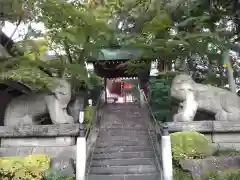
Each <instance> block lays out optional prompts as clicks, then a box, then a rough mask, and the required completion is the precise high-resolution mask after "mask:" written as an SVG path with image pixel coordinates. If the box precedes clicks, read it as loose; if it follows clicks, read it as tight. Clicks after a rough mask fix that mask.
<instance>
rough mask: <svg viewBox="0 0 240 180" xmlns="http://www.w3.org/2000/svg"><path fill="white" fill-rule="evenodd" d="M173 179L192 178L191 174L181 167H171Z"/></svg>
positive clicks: (185, 179)
mask: <svg viewBox="0 0 240 180" xmlns="http://www.w3.org/2000/svg"><path fill="white" fill-rule="evenodd" d="M173 180H193V178H192V176H191V175H190V174H189V173H188V172H185V171H183V170H182V169H181V168H174V169H173Z"/></svg>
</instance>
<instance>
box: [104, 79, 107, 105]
mask: <svg viewBox="0 0 240 180" xmlns="http://www.w3.org/2000/svg"><path fill="white" fill-rule="evenodd" d="M104 90H105V93H104V94H105V98H104V99H105V102H104V103H105V104H107V78H106V77H104Z"/></svg>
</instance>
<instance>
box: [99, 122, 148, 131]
mask: <svg viewBox="0 0 240 180" xmlns="http://www.w3.org/2000/svg"><path fill="white" fill-rule="evenodd" d="M146 125H147V124H146ZM146 125H140V124H137V123H136V124H130V125H128V124H111V123H110V124H105V123H104V124H101V125H100V128H123V129H125V128H134V129H135V130H138V129H145V130H147V127H146Z"/></svg>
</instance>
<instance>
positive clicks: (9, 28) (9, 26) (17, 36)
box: [2, 22, 45, 41]
mask: <svg viewBox="0 0 240 180" xmlns="http://www.w3.org/2000/svg"><path fill="white" fill-rule="evenodd" d="M32 27H33V28H34V29H36V30H41V31H44V30H45V28H44V25H43V24H40V23H38V24H32ZM15 28H16V25H14V24H13V23H10V22H5V26H4V27H3V29H2V31H3V32H4V33H5V34H6V35H7V36H8V37H10V36H11V35H12V33H13V32H14V30H15ZM26 32H27V25H25V24H23V23H22V24H20V25H19V26H18V29H17V31H16V32H15V33H14V35H13V37H12V39H13V40H14V41H20V40H22V38H21V36H22V35H24V34H26Z"/></svg>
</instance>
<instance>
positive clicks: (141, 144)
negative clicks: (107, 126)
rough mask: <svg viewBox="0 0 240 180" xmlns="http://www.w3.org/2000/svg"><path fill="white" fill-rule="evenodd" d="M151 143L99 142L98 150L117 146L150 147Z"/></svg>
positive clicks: (97, 144)
mask: <svg viewBox="0 0 240 180" xmlns="http://www.w3.org/2000/svg"><path fill="white" fill-rule="evenodd" d="M150 145H151V142H150V141H110V142H106V141H97V143H96V148H105V147H115V146H150Z"/></svg>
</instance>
